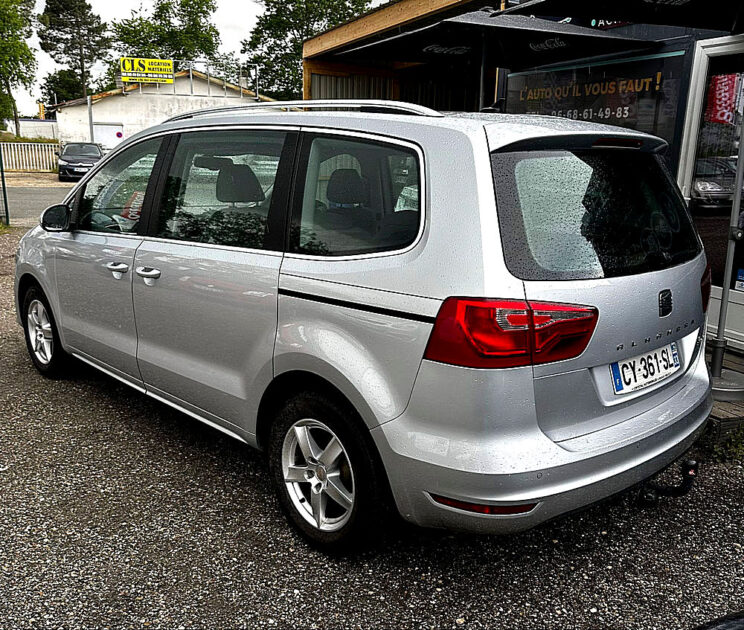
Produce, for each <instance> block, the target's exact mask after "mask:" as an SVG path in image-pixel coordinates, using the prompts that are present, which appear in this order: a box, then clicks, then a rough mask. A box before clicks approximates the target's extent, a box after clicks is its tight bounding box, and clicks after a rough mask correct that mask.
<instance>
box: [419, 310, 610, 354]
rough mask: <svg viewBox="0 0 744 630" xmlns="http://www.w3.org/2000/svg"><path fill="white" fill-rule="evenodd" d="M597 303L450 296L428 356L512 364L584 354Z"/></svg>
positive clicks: (437, 322)
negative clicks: (574, 303)
mask: <svg viewBox="0 0 744 630" xmlns="http://www.w3.org/2000/svg"><path fill="white" fill-rule="evenodd" d="M598 317H599V314H598V312H597V309H595V308H592V307H589V306H576V305H573V304H554V303H548V302H526V301H524V300H486V299H473V298H447V299H446V300H445V301H444V303H443V304H442V307H441V308H440V309H439V314H438V315H437V319H436V322H435V323H434V328H433V330H432V331H431V337H430V338H429V344H428V346H427V347H426V354H425V358H426V359H429V360H430V361H438V362H440V363H449V364H451V365H460V366H463V367H474V368H509V367H519V366H524V365H533V364H540V363H551V362H553V361H562V360H564V359H571V358H573V357H577V356H579V355H580V354H581V353H582V352H583V351H584V350H585V348H586V346H587V344H588V343H589V340H590V339H591V337H592V333H593V332H594V328H595V326H596V325H597V319H598Z"/></svg>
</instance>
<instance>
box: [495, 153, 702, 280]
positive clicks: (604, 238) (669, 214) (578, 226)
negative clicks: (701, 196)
mask: <svg viewBox="0 0 744 630" xmlns="http://www.w3.org/2000/svg"><path fill="white" fill-rule="evenodd" d="M492 167H493V174H494V183H495V186H496V198H497V203H498V213H499V224H500V227H501V238H502V242H503V247H504V252H505V257H506V262H507V266H508V268H509V270H510V271H511V272H512V273H513V274H514V275H515V276H517V277H519V278H522V279H524V280H581V279H589V278H611V277H617V276H627V275H633V274H638V273H646V272H650V271H658V270H661V269H666V268H668V267H672V266H675V265H678V264H681V263H684V262H687V261H689V260H692V259H693V258H694V257H695V256H697V255H698V254H699V253H700V244H699V241H698V238H697V235H696V233H695V230H694V228H693V227H692V223H691V220H690V218H689V214H688V212H687V208H686V207H685V205H684V202H683V201H682V198H681V197H680V195H679V192H678V191H677V190H676V186H675V184H674V182H673V181H672V180H671V178H670V177H669V175H668V173H667V172H666V170H665V169H664V168H663V167H662V165H661V163H660V158H658V157H657V156H656V155H653V154H648V153H638V152H633V153H631V152H629V151H627V150H622V149H620V150H618V149H613V150H599V149H593V150H584V151H578V150H577V151H570V150H565V151H561V150H551V151H520V152H513V153H500V152H496V153H494V154H493V155H492Z"/></svg>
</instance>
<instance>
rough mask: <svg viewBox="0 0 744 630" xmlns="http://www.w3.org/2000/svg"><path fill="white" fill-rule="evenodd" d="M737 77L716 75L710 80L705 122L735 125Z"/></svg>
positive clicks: (734, 75)
mask: <svg viewBox="0 0 744 630" xmlns="http://www.w3.org/2000/svg"><path fill="white" fill-rule="evenodd" d="M738 78H739V77H738V75H736V74H718V75H716V76H714V77H713V78H712V79H711V80H710V87H709V88H708V105H707V107H706V108H705V120H706V122H713V123H724V124H726V123H727V124H729V125H733V124H735V123H736V95H737V91H738V90H737V87H738Z"/></svg>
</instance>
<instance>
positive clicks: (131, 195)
mask: <svg viewBox="0 0 744 630" xmlns="http://www.w3.org/2000/svg"><path fill="white" fill-rule="evenodd" d="M159 150H160V139H159V138H157V139H153V140H146V141H144V142H140V143H139V144H137V145H135V146H133V147H131V148H129V149H126V150H124V151H122V152H121V153H120V154H119V155H117V156H116V157H114V158H113V159H111V160H110V161H109V162H108V163H107V164H106V165H105V166H104V167H103V168H102V169H101V170H100V171H98V172H97V173H96V174H95V175H94V176H93V177H92V178H91V179H90V180H89V181H88V183H87V184H86V185H85V191H84V192H83V196H82V197H81V200H80V206H79V222H78V223H79V226H80V229H82V230H92V231H94V232H136V231H137V224H138V223H139V219H140V213H141V211H142V204H143V203H144V201H145V191H146V190H147V184H148V182H149V181H150V174H151V173H152V168H153V166H154V165H155V158H156V157H157V155H158V151H159Z"/></svg>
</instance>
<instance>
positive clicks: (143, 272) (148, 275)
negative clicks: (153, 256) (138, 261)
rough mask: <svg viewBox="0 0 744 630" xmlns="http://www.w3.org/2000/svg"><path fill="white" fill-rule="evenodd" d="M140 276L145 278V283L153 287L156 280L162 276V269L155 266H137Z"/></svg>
mask: <svg viewBox="0 0 744 630" xmlns="http://www.w3.org/2000/svg"><path fill="white" fill-rule="evenodd" d="M135 271H136V272H137V275H138V276H139V277H140V278H144V279H145V284H146V285H147V286H148V287H151V286H153V285H154V284H155V280H157V279H158V278H159V277H160V269H154V268H153V267H137V269H136V270H135Z"/></svg>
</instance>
